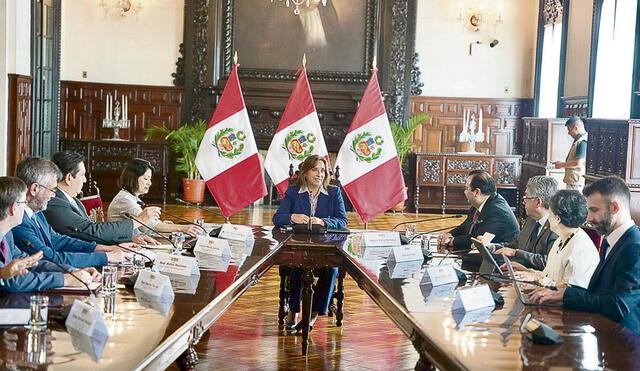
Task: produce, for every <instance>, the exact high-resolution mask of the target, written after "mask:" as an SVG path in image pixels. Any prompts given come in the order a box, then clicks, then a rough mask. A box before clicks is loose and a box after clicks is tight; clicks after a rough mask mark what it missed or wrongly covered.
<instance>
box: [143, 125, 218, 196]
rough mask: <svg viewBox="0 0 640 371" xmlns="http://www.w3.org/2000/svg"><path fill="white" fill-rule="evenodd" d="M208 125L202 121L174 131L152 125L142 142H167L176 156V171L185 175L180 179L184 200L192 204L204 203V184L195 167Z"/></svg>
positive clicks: (146, 131)
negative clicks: (154, 139) (156, 140)
mask: <svg viewBox="0 0 640 371" xmlns="http://www.w3.org/2000/svg"><path fill="white" fill-rule="evenodd" d="M208 127H209V125H208V124H207V122H206V121H204V120H198V121H197V122H196V123H194V124H184V125H182V126H180V127H179V128H177V129H175V130H170V129H167V128H165V127H164V126H158V125H153V126H151V127H149V128H147V129H146V130H145V135H144V140H146V141H150V140H152V139H153V138H155V137H158V136H162V137H163V138H164V140H166V141H167V142H169V148H170V149H171V150H172V151H173V153H175V154H176V170H177V171H178V172H182V173H184V174H186V178H182V187H183V191H184V200H185V201H187V202H193V203H202V202H203V201H204V188H205V182H204V180H203V179H202V178H201V177H200V173H199V172H198V168H197V167H196V155H197V154H198V148H200V142H201V141H202V138H203V137H204V133H205V132H206V131H207V128H208Z"/></svg>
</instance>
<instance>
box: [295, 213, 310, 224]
mask: <svg viewBox="0 0 640 371" xmlns="http://www.w3.org/2000/svg"><path fill="white" fill-rule="evenodd" d="M291 222H292V223H296V224H307V223H309V216H308V215H304V214H291Z"/></svg>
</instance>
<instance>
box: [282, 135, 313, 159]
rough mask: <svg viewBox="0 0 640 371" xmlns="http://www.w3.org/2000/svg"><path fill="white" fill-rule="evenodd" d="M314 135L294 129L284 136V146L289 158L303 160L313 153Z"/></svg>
mask: <svg viewBox="0 0 640 371" xmlns="http://www.w3.org/2000/svg"><path fill="white" fill-rule="evenodd" d="M315 141H316V136H315V135H314V134H313V133H306V134H305V132H304V131H302V130H294V131H292V132H290V133H289V134H288V135H287V136H286V137H285V138H284V146H282V148H284V149H285V150H286V151H287V153H288V154H289V159H293V160H299V161H304V160H305V159H306V158H307V157H309V156H310V155H311V154H313V149H314V145H313V143H315Z"/></svg>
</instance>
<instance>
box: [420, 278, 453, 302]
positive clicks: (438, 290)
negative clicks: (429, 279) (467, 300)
mask: <svg viewBox="0 0 640 371" xmlns="http://www.w3.org/2000/svg"><path fill="white" fill-rule="evenodd" d="M456 287H458V283H457V282H453V283H446V284H444V285H438V286H432V285H423V286H420V290H421V291H422V294H423V295H424V301H426V302H438V301H445V300H446V299H448V298H450V297H452V296H453V293H454V292H455V291H456Z"/></svg>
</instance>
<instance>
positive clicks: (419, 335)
mask: <svg viewBox="0 0 640 371" xmlns="http://www.w3.org/2000/svg"><path fill="white" fill-rule="evenodd" d="M254 235H255V237H256V240H255V244H254V245H253V248H252V250H251V251H250V255H248V256H247V255H245V254H242V251H243V248H242V247H239V248H236V249H232V250H234V255H236V256H237V258H235V259H232V260H231V262H230V263H229V265H228V266H226V267H225V264H222V263H221V262H220V261H218V260H216V259H211V258H210V259H206V260H202V259H201V260H200V263H201V267H200V268H201V275H200V278H199V280H197V283H196V289H195V293H193V291H192V290H191V291H190V290H189V285H190V284H189V282H182V283H179V282H174V287H177V286H178V285H180V286H182V287H183V290H185V291H187V292H190V293H176V295H175V299H174V301H173V302H171V303H162V302H159V301H157V300H155V301H154V300H149V299H148V298H147V299H145V298H144V297H141V296H140V295H138V297H136V293H135V292H134V291H133V290H130V289H127V288H125V287H124V286H119V289H118V293H117V295H116V297H115V316H114V318H112V319H108V318H107V319H106V321H105V322H106V323H107V328H108V331H109V334H110V337H109V339H108V342H107V344H106V346H105V349H104V352H103V353H102V355H101V357H100V359H99V360H98V362H96V361H95V355H92V354H91V352H90V351H89V352H81V351H79V350H76V349H75V348H74V346H73V344H72V339H71V336H70V335H69V333H67V332H66V331H65V330H64V328H62V327H61V326H59V325H58V326H56V325H55V324H54V323H53V322H52V321H51V320H50V323H49V328H50V329H51V330H52V333H51V336H50V338H49V339H50V341H51V343H50V345H49V347H50V349H49V351H48V354H49V355H48V356H47V357H46V358H47V364H48V366H49V368H51V369H64V370H73V369H83V370H86V369H89V368H105V369H106V368H108V369H138V368H140V369H141V368H148V369H161V368H164V367H166V366H167V365H169V364H170V363H171V362H172V361H173V360H174V359H175V358H176V357H177V356H178V355H180V354H181V353H182V352H184V351H185V349H187V347H188V346H189V344H190V342H193V341H197V340H198V338H199V336H198V335H201V334H202V332H203V331H204V330H206V329H207V328H209V327H210V326H211V324H212V323H213V322H214V321H215V320H216V319H217V318H218V317H219V316H220V315H221V314H222V313H223V312H224V311H225V310H226V309H227V308H228V307H229V306H230V305H231V304H232V303H233V302H234V300H235V299H237V297H239V296H240V295H241V294H242V293H243V292H244V291H245V290H246V289H248V288H249V287H250V286H251V285H252V284H253V283H255V282H256V280H257V279H258V278H259V277H260V276H261V275H262V274H264V273H265V272H266V271H267V270H268V269H269V268H270V267H271V266H272V265H273V264H275V263H276V262H277V261H278V255H279V254H280V253H283V254H286V253H287V251H288V250H287V244H289V245H295V246H305V245H307V246H308V247H310V248H318V249H329V250H333V251H331V253H330V254H328V255H329V256H335V255H339V256H340V257H341V259H340V260H341V261H342V264H343V265H344V267H345V269H346V271H347V272H348V273H349V274H350V275H351V276H352V277H353V278H354V279H355V280H356V282H358V284H359V286H360V287H361V288H362V289H363V290H365V291H366V292H367V294H368V295H369V296H370V297H371V298H372V299H373V300H374V301H375V302H376V303H377V304H378V305H379V306H380V308H381V309H382V310H383V311H384V312H385V313H386V314H387V315H388V316H389V317H390V318H391V319H392V320H393V321H394V323H396V325H397V326H398V327H399V328H400V329H401V330H402V331H403V332H405V334H406V335H407V336H408V337H409V338H410V339H411V340H412V341H413V343H414V345H415V346H416V349H417V350H418V351H419V352H420V353H421V356H422V357H423V362H424V364H423V365H422V366H424V365H426V364H432V365H435V366H437V367H439V368H440V369H526V368H574V369H603V368H610V369H625V370H631V369H638V368H639V367H640V356H638V354H640V353H639V352H638V351H640V338H639V337H638V336H636V335H634V334H632V333H631V332H629V331H628V330H626V329H624V328H622V327H621V326H619V325H618V324H616V323H614V322H612V321H610V320H609V319H607V318H604V317H602V316H600V315H597V314H592V313H582V312H576V311H569V310H563V309H561V308H542V307H525V306H524V305H522V303H520V301H519V300H518V299H517V298H516V297H515V293H514V290H513V288H512V287H511V286H510V285H502V286H500V285H499V284H496V283H491V285H492V287H494V288H496V289H498V290H499V292H500V294H502V295H503V296H504V299H505V303H504V305H502V306H499V307H497V308H496V309H494V310H493V311H492V312H490V313H481V314H480V315H477V316H470V315H467V316H462V315H458V314H455V313H454V312H452V310H451V307H452V303H453V300H454V297H455V290H459V289H460V287H461V286H463V285H467V286H469V285H471V284H472V283H471V282H470V281H468V282H467V283H464V284H462V283H460V284H459V285H458V286H457V287H456V285H455V284H454V285H453V287H451V286H438V287H436V288H433V287H431V286H430V285H421V284H420V281H421V279H422V277H423V275H424V272H425V270H426V268H427V267H428V266H429V265H433V264H439V263H440V260H441V259H440V258H438V257H436V258H434V259H432V260H431V261H428V262H425V263H423V264H420V262H418V263H408V264H405V263H396V264H387V259H386V254H387V253H388V248H369V249H368V250H367V248H365V247H364V246H362V245H361V244H359V243H358V242H357V240H358V238H355V237H353V236H354V235H352V236H350V237H349V238H347V237H346V236H345V235H333V234H328V235H326V236H291V235H289V234H286V233H281V232H280V231H279V230H278V229H274V232H273V234H272V231H271V229H270V228H268V227H265V228H255V229H254ZM305 254H306V252H305ZM450 263H453V264H458V262H457V261H455V259H447V261H445V262H444V263H443V264H450ZM221 264H222V265H221ZM183 281H184V280H183ZM498 286H500V287H498ZM49 296H50V302H51V303H50V305H52V306H58V307H60V306H62V305H66V304H71V302H72V300H73V299H74V298H77V296H72V295H59V294H49ZM0 300H1V301H2V302H1V303H0V306H2V307H7V306H12V305H15V304H22V305H23V306H24V305H28V294H20V295H16V294H14V295H7V296H3V297H2V298H0ZM99 304H100V305H103V298H102V295H100V298H99ZM273 310H275V308H273ZM528 312H531V313H532V314H533V317H534V318H535V319H538V320H541V321H543V322H545V323H546V324H548V325H550V326H551V327H553V328H554V329H555V330H556V331H558V332H559V333H560V334H561V335H562V337H563V339H564V342H563V343H561V344H557V345H538V344H532V343H531V342H530V341H529V340H528V339H526V338H525V337H524V336H523V335H521V334H520V333H519V330H518V327H519V325H520V322H521V320H522V318H523V317H524V315H525V314H527V313H528ZM476 314H477V313H476ZM345 320H346V321H348V320H349V319H348V317H347V318H345ZM16 331H17V332H19V331H20V330H8V331H5V333H4V334H3V338H4V339H3V342H2V344H1V345H0V359H2V362H3V363H2V364H1V366H4V367H7V366H9V365H22V366H23V367H24V366H29V365H32V366H33V365H34V364H33V363H29V362H28V360H27V359H26V358H27V354H26V352H25V351H24V344H22V347H21V344H18V345H17V346H16V343H19V341H15V340H14V339H15V338H16V337H17V338H20V335H15V334H12V332H16ZM16 348H17V349H16ZM84 348H86V347H84ZM42 366H45V365H41V366H40V367H42Z"/></svg>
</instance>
